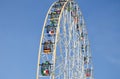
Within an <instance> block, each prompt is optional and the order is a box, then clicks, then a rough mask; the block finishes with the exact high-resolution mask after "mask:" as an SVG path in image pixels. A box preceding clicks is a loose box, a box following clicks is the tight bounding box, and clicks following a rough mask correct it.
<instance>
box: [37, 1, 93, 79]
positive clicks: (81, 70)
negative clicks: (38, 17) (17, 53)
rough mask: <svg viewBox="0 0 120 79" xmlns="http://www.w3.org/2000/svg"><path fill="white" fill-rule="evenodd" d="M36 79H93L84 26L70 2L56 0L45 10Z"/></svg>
mask: <svg viewBox="0 0 120 79" xmlns="http://www.w3.org/2000/svg"><path fill="white" fill-rule="evenodd" d="M36 79H94V78H93V65H92V60H91V51H90V44H89V40H88V33H87V30H86V24H85V21H84V17H83V15H82V12H81V10H80V8H79V6H78V4H77V3H76V2H75V1H74V0H58V1H56V2H54V3H53V4H52V5H51V7H50V8H49V10H48V13H47V15H46V18H45V21H44V25H43V29H42V34H41V39H40V47H39V54H38V65H37V75H36Z"/></svg>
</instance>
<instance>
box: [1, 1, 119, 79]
mask: <svg viewBox="0 0 120 79" xmlns="http://www.w3.org/2000/svg"><path fill="white" fill-rule="evenodd" d="M54 1H56V0H0V79H35V77H36V68H37V66H36V65H37V55H38V48H39V39H40V36H41V32H42V30H41V29H42V26H43V23H44V18H45V16H46V13H47V10H48V8H49V7H50V5H51V4H52V3H53V2H54ZM76 1H77V2H78V4H79V5H80V7H81V10H82V13H83V15H84V17H85V21H86V24H87V29H88V33H89V40H90V43H91V49H92V56H93V64H94V76H95V79H120V76H119V74H120V46H119V45H120V1H119V0H76Z"/></svg>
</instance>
